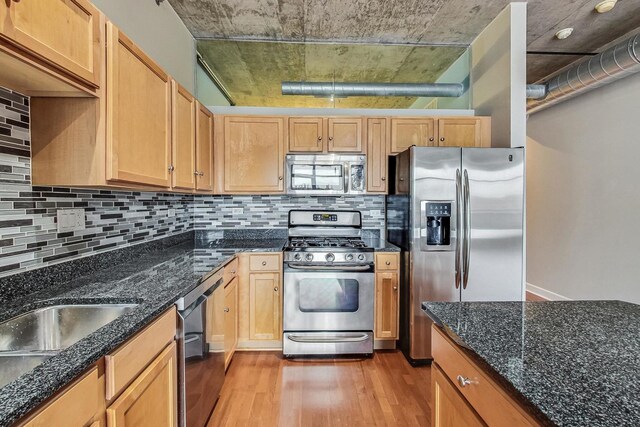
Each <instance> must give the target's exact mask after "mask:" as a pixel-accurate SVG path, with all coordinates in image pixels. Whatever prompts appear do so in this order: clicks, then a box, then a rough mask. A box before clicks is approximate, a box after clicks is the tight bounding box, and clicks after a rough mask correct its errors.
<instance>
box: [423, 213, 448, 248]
mask: <svg viewBox="0 0 640 427" xmlns="http://www.w3.org/2000/svg"><path fill="white" fill-rule="evenodd" d="M453 206H454V202H453V201H424V202H422V230H421V234H422V236H421V240H422V245H421V246H422V250H427V251H448V250H453V249H454V248H453V242H452V232H454V231H455V224H454V222H453V220H452V212H453Z"/></svg>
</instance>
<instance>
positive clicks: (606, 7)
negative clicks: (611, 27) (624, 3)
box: [596, 0, 618, 13]
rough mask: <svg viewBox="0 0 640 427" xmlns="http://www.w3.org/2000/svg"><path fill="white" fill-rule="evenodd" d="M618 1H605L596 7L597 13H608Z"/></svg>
mask: <svg viewBox="0 0 640 427" xmlns="http://www.w3.org/2000/svg"><path fill="white" fill-rule="evenodd" d="M617 2H618V0H604V1H601V2H600V3H598V4H597V5H596V11H597V12H598V13H607V12H609V11H610V10H611V9H613V8H614V7H615V5H616V3H617Z"/></svg>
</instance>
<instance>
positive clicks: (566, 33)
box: [556, 27, 573, 40]
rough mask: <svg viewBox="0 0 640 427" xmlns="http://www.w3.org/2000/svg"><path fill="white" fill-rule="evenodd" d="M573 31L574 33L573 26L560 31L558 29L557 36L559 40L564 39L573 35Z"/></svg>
mask: <svg viewBox="0 0 640 427" xmlns="http://www.w3.org/2000/svg"><path fill="white" fill-rule="evenodd" d="M571 33H573V28H571V27H569V28H563V29H561V30H560V31H558V32H557V33H556V38H557V39H558V40H564V39H566V38H567V37H569V36H570V35H571Z"/></svg>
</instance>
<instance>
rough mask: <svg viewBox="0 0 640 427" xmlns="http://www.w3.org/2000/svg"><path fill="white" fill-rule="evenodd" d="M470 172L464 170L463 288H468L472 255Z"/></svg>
mask: <svg viewBox="0 0 640 427" xmlns="http://www.w3.org/2000/svg"><path fill="white" fill-rule="evenodd" d="M470 192H471V188H470V187H469V174H468V173H467V170H466V169H465V170H464V182H463V184H462V194H463V198H464V202H463V203H464V244H463V249H462V256H463V262H462V271H463V273H462V289H467V285H468V283H469V258H470V257H471V204H470V199H471V196H470Z"/></svg>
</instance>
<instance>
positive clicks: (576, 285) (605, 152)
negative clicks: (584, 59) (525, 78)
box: [527, 74, 640, 303]
mask: <svg viewBox="0 0 640 427" xmlns="http://www.w3.org/2000/svg"><path fill="white" fill-rule="evenodd" d="M638 94H640V74H636V75H634V76H631V77H627V78H625V79H623V80H620V81H618V82H616V83H613V84H610V85H608V86H605V87H602V88H599V89H596V90H594V91H592V92H589V93H586V94H583V95H580V96H578V97H576V98H573V99H571V100H568V101H565V102H563V103H561V104H558V105H556V106H553V107H550V108H548V109H546V110H543V111H541V112H538V113H535V114H533V115H531V116H530V117H529V121H528V136H529V139H528V142H527V211H528V213H527V216H528V219H527V228H528V249H527V250H528V274H527V281H528V282H529V283H530V284H531V285H533V286H535V287H536V288H534V289H533V290H534V291H538V290H539V289H537V288H540V289H541V290H542V293H543V294H544V292H546V291H551V292H554V293H556V294H559V295H561V296H564V297H568V298H570V299H620V300H625V301H630V302H634V303H640V256H639V255H640V162H639V161H640V96H638ZM551 296H553V295H551Z"/></svg>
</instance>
